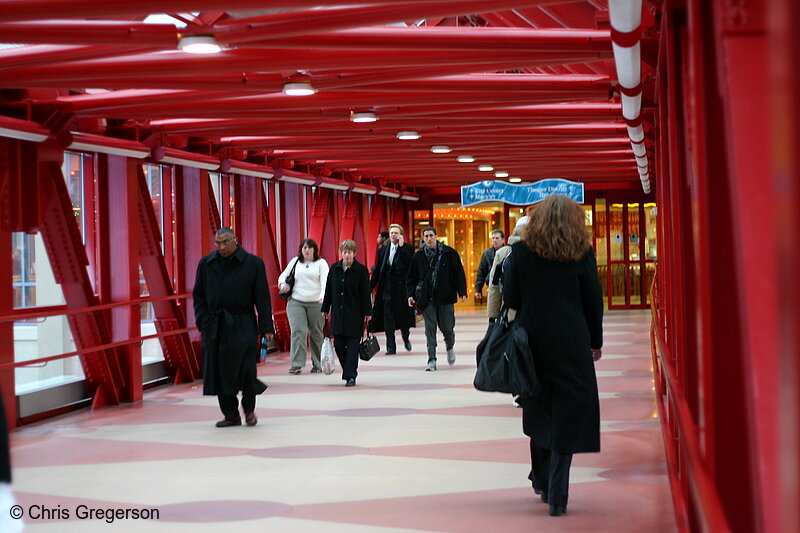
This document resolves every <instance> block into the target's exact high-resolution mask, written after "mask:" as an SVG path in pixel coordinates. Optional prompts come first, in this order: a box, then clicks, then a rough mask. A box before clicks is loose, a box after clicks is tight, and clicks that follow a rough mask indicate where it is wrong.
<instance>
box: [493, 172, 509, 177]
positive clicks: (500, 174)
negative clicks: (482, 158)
mask: <svg viewBox="0 0 800 533" xmlns="http://www.w3.org/2000/svg"><path fill="white" fill-rule="evenodd" d="M494 177H495V178H507V177H508V172H503V171H502V170H498V171H497V172H495V173H494Z"/></svg>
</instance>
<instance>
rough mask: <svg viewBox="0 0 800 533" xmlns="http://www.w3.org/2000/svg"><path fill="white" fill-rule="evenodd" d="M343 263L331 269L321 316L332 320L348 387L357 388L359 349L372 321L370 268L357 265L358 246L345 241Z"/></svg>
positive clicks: (343, 375) (334, 342) (334, 343)
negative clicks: (368, 323) (366, 328)
mask: <svg viewBox="0 0 800 533" xmlns="http://www.w3.org/2000/svg"><path fill="white" fill-rule="evenodd" d="M339 251H340V252H341V254H342V260H341V261H337V262H336V263H334V264H333V265H331V269H330V271H329V272H328V282H327V284H326V286H325V299H324V300H323V301H322V314H323V316H324V317H325V318H326V319H327V318H328V315H329V314H330V317H331V333H332V334H333V348H334V349H335V350H336V357H337V358H338V359H339V363H340V364H341V365H342V379H343V380H344V381H345V386H347V387H354V386H355V384H356V377H357V376H358V346H359V341H360V340H361V337H362V336H363V334H364V329H365V326H366V324H367V321H369V319H370V318H372V301H371V299H370V290H369V275H368V274H367V267H365V266H364V265H362V264H361V263H359V262H358V261H356V259H355V255H356V243H355V241H352V240H349V239H348V240H346V241H343V242H342V244H341V245H340V246H339Z"/></svg>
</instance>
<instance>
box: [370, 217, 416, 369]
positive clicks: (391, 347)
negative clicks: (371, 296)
mask: <svg viewBox="0 0 800 533" xmlns="http://www.w3.org/2000/svg"><path fill="white" fill-rule="evenodd" d="M389 241H390V244H389V245H388V246H384V247H382V248H381V249H380V252H379V255H378V264H377V267H376V269H375V271H374V272H373V273H372V279H371V280H370V289H371V290H374V289H375V287H377V288H378V290H377V292H376V293H375V305H374V307H373V309H372V323H371V326H372V331H374V332H380V331H385V332H386V355H394V354H395V353H397V343H396V340H395V331H396V330H398V329H399V330H400V334H401V336H402V337H403V345H404V346H405V349H406V350H408V351H409V352H410V351H411V340H410V339H409V330H410V328H413V327H414V326H415V325H416V320H415V319H414V309H413V308H411V307H409V306H408V298H407V297H406V277H407V276H408V268H409V267H410V266H411V258H412V257H414V247H413V246H411V245H410V244H406V243H405V242H404V240H403V226H401V225H400V224H392V225H391V226H389Z"/></svg>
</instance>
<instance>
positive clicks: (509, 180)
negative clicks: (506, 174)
mask: <svg viewBox="0 0 800 533" xmlns="http://www.w3.org/2000/svg"><path fill="white" fill-rule="evenodd" d="M521 181H522V178H508V182H509V183H520V182H521Z"/></svg>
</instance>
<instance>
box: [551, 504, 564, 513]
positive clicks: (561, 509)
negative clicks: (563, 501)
mask: <svg viewBox="0 0 800 533" xmlns="http://www.w3.org/2000/svg"><path fill="white" fill-rule="evenodd" d="M566 512H567V506H566V505H555V504H553V503H551V504H550V516H561V515H562V514H564V513H566Z"/></svg>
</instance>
